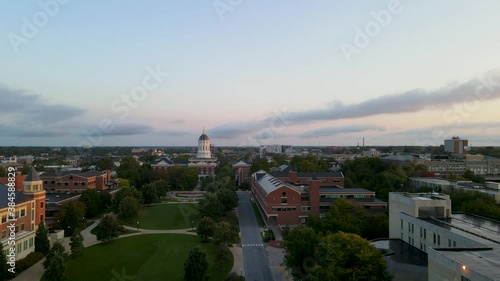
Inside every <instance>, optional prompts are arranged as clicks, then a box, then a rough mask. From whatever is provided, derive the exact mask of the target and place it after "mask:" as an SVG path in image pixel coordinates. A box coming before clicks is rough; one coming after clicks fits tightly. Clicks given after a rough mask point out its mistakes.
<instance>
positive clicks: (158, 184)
mask: <svg viewBox="0 0 500 281" xmlns="http://www.w3.org/2000/svg"><path fill="white" fill-rule="evenodd" d="M153 186H154V187H155V188H156V196H158V198H162V197H165V195H166V194H167V192H168V189H169V188H168V182H167V181H166V180H157V181H154V182H153Z"/></svg>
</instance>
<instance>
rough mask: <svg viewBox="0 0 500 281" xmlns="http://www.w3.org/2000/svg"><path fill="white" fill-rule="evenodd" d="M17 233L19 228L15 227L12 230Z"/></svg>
mask: <svg viewBox="0 0 500 281" xmlns="http://www.w3.org/2000/svg"><path fill="white" fill-rule="evenodd" d="M18 231H19V226H18V225H16V228H15V229H14V232H15V233H17V232H18Z"/></svg>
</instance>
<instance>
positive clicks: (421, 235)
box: [420, 228, 422, 237]
mask: <svg viewBox="0 0 500 281" xmlns="http://www.w3.org/2000/svg"><path fill="white" fill-rule="evenodd" d="M420 237H422V228H420Z"/></svg>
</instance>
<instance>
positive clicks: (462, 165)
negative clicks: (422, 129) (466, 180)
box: [420, 154, 500, 176]
mask: <svg viewBox="0 0 500 281" xmlns="http://www.w3.org/2000/svg"><path fill="white" fill-rule="evenodd" d="M420 163H422V164H424V165H425V166H426V167H427V169H428V170H429V172H433V173H435V174H436V175H438V176H440V175H448V174H450V173H455V174H462V173H464V172H465V171H467V170H470V171H472V172H474V173H475V174H477V175H500V159H498V158H494V157H489V156H484V155H478V154H476V155H472V154H468V155H465V157H462V158H460V159H449V160H446V159H445V160H432V161H430V160H421V161H420Z"/></svg>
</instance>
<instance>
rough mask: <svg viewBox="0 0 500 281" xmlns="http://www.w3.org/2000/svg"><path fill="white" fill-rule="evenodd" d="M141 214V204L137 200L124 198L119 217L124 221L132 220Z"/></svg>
mask: <svg viewBox="0 0 500 281" xmlns="http://www.w3.org/2000/svg"><path fill="white" fill-rule="evenodd" d="M138 212H139V203H138V202H137V199H136V198H134V197H132V196H127V197H125V198H123V200H122V202H121V203H120V207H119V208H118V217H119V218H120V219H122V220H125V221H126V220H130V219H132V218H135V217H137V213H138Z"/></svg>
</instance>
